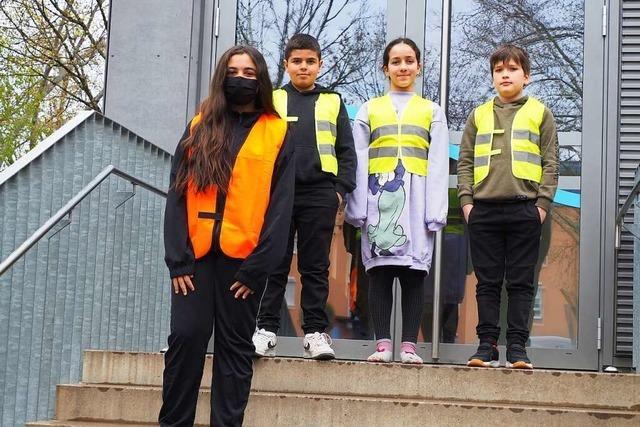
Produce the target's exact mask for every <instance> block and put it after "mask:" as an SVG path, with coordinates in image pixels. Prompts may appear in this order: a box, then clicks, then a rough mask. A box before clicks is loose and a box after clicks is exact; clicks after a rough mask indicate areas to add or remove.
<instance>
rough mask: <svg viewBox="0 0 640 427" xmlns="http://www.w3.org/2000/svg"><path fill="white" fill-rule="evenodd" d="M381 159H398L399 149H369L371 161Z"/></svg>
mask: <svg viewBox="0 0 640 427" xmlns="http://www.w3.org/2000/svg"><path fill="white" fill-rule="evenodd" d="M379 157H398V148H397V147H379V148H369V158H370V159H376V158H379Z"/></svg>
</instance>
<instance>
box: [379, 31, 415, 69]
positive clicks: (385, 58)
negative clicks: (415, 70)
mask: <svg viewBox="0 0 640 427" xmlns="http://www.w3.org/2000/svg"><path fill="white" fill-rule="evenodd" d="M397 44H406V45H408V46H409V47H410V48H411V49H413V51H414V52H415V53H416V61H418V64H420V49H418V45H417V44H416V42H414V41H413V40H411V39H409V38H406V37H398V38H397V39H393V40H391V41H390V42H389V44H387V47H385V48H384V53H383V54H382V69H383V70H384V67H387V66H388V65H389V54H390V52H391V49H392V48H393V47H394V46H395V45H397Z"/></svg>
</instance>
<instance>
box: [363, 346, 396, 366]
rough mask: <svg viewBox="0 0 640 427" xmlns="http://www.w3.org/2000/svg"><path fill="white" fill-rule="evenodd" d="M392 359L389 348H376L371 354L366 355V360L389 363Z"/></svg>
mask: <svg viewBox="0 0 640 427" xmlns="http://www.w3.org/2000/svg"><path fill="white" fill-rule="evenodd" d="M391 359H393V352H392V351H391V350H382V349H379V350H376V352H375V353H373V354H372V355H371V356H369V357H367V362H379V363H389V362H391Z"/></svg>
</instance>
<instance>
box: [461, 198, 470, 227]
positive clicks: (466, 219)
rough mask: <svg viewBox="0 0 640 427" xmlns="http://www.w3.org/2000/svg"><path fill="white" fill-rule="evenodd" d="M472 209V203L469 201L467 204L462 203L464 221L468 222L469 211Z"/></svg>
mask: <svg viewBox="0 0 640 427" xmlns="http://www.w3.org/2000/svg"><path fill="white" fill-rule="evenodd" d="M472 209H473V204H472V203H469V204H468V205H464V206H463V207H462V214H463V215H464V222H466V223H467V224H469V214H470V213H471V210H472Z"/></svg>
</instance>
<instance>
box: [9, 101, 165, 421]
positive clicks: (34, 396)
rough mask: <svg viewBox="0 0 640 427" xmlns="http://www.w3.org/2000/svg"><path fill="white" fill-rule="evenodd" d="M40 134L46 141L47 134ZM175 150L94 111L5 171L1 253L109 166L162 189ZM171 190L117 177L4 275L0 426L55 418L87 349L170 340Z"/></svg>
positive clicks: (142, 346) (149, 346)
mask: <svg viewBox="0 0 640 427" xmlns="http://www.w3.org/2000/svg"><path fill="white" fill-rule="evenodd" d="M48 143H49V142H47V141H45V142H43V143H41V144H45V145H46V144H48ZM170 162H171V158H170V156H169V154H168V153H166V152H165V151H163V150H161V149H159V148H158V147H156V146H154V145H152V144H151V143H149V142H148V141H146V140H144V139H142V138H140V137H139V136H137V135H135V134H133V133H132V132H130V131H129V130H127V129H126V128H124V127H122V126H120V125H118V124H116V123H114V122H112V121H111V120H108V119H105V118H104V117H102V116H100V115H99V114H97V113H93V114H91V115H88V117H87V118H86V119H85V120H84V121H82V122H81V123H80V124H78V125H77V127H75V128H74V129H73V130H71V131H70V132H68V133H66V134H65V135H64V136H62V137H61V138H60V139H58V140H56V141H54V142H53V143H52V144H51V145H50V146H49V147H48V148H47V149H46V150H45V151H44V152H42V153H41V154H40V155H39V156H38V157H36V158H35V159H33V160H32V161H31V162H29V163H28V164H26V165H24V166H23V167H22V168H21V169H19V170H17V171H15V169H16V168H13V169H12V168H10V169H8V170H5V171H3V172H2V173H1V174H0V259H3V260H4V259H5V258H6V257H7V256H8V255H9V254H10V253H11V252H12V251H13V250H14V249H15V248H16V247H17V246H18V245H19V244H21V243H22V242H23V241H24V240H26V239H27V238H28V237H29V236H30V235H31V234H32V233H33V232H34V231H35V230H36V229H37V228H38V227H40V225H42V224H43V223H44V222H45V221H47V220H48V219H49V217H50V216H52V215H53V214H54V213H55V212H56V211H57V210H58V209H60V208H61V207H62V206H64V204H66V203H67V201H68V200H70V199H71V198H72V197H73V196H74V195H75V194H77V193H78V192H79V191H80V190H81V189H82V188H83V187H84V186H85V185H86V184H87V183H89V181H91V180H92V179H93V178H94V177H95V176H96V175H97V174H98V173H99V172H100V171H102V170H103V169H104V168H105V167H106V166H108V165H114V166H116V167H117V168H118V169H120V170H122V171H124V172H126V173H128V174H130V175H133V176H134V177H137V178H139V179H142V180H145V181H146V182H148V183H150V184H152V185H154V186H156V187H158V188H161V189H165V190H166V188H167V187H168V177H169V169H170ZM163 211H164V198H163V197H161V196H158V195H156V194H153V193H151V192H149V191H147V190H145V189H142V188H140V187H136V188H134V187H133V186H132V185H131V184H130V183H129V182H127V181H125V180H124V179H122V178H120V177H116V176H113V175H111V176H110V177H109V178H107V179H106V181H104V182H103V183H102V184H101V185H100V186H99V187H97V188H96V189H95V190H94V191H93V192H91V193H90V195H89V196H88V197H87V198H85V199H84V201H82V202H81V203H80V204H79V205H77V206H76V207H75V208H74V210H73V211H72V213H71V215H70V217H68V218H66V219H64V220H62V221H60V222H59V223H58V224H57V225H56V227H55V228H54V229H53V230H51V231H50V232H49V233H47V234H46V235H45V237H44V238H42V239H41V240H40V241H39V242H38V243H37V244H36V245H35V246H33V247H32V248H31V249H30V250H29V251H28V252H27V253H26V254H25V255H24V256H23V257H22V258H21V259H20V260H19V261H18V262H17V263H16V264H14V266H13V267H11V268H10V269H9V270H8V271H7V272H6V273H5V274H3V275H2V276H0V289H2V293H3V297H2V298H0V324H2V325H3V327H2V328H0V361H2V363H0V396H3V397H4V399H3V400H2V401H0V425H3V426H10V425H23V424H24V423H25V422H26V421H32V420H42V419H50V418H52V417H53V412H54V406H55V386H56V384H60V383H73V382H77V381H79V379H80V373H81V359H82V351H83V350H85V349H110V350H146V351H157V350H159V349H161V348H162V347H164V346H165V345H166V344H165V343H166V337H167V331H168V323H169V320H168V317H169V299H170V291H169V282H168V280H167V277H168V276H167V271H166V267H165V266H164V262H163V255H164V247H163V244H162V219H163Z"/></svg>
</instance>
